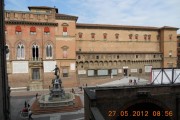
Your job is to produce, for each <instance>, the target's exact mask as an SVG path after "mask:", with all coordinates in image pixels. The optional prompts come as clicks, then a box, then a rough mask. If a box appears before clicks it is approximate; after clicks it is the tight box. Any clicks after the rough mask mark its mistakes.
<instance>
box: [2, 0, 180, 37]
mask: <svg viewBox="0 0 180 120" xmlns="http://www.w3.org/2000/svg"><path fill="white" fill-rule="evenodd" d="M4 1H5V9H6V10H17V11H28V6H49V7H56V8H58V10H59V13H62V14H68V15H73V16H78V21H77V22H78V23H92V24H117V25H134V26H154V27H163V26H171V27H177V28H180V6H179V5H180V0H4ZM178 34H180V30H178Z"/></svg>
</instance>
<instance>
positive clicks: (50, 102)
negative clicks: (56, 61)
mask: <svg viewBox="0 0 180 120" xmlns="http://www.w3.org/2000/svg"><path fill="white" fill-rule="evenodd" d="M53 71H55V73H54V75H55V78H54V79H52V83H51V84H52V87H50V88H49V91H50V93H48V94H45V95H42V96H41V97H40V99H39V104H40V107H59V106H70V105H73V104H74V99H75V97H74V94H72V93H65V91H64V89H63V87H62V81H61V79H60V78H59V75H60V70H59V68H58V66H57V65H56V66H55V69H54V70H53Z"/></svg>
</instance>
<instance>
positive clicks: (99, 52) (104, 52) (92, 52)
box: [76, 51, 162, 54]
mask: <svg viewBox="0 0 180 120" xmlns="http://www.w3.org/2000/svg"><path fill="white" fill-rule="evenodd" d="M76 53H77V54H162V52H153V51H152V52H150V51H147V52H134V51H133V52H130V51H127V52H119V51H112V52H111V51H76Z"/></svg>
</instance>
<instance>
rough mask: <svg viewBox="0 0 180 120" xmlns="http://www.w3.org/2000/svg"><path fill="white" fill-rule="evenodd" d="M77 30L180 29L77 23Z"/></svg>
mask: <svg viewBox="0 0 180 120" xmlns="http://www.w3.org/2000/svg"><path fill="white" fill-rule="evenodd" d="M76 27H77V28H99V29H101V28H104V29H111V28H112V29H140V30H159V29H177V30H178V29H179V28H176V27H170V26H164V27H161V28H159V27H151V26H131V25H112V24H87V23H77V24H76Z"/></svg>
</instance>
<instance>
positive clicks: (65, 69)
mask: <svg viewBox="0 0 180 120" xmlns="http://www.w3.org/2000/svg"><path fill="white" fill-rule="evenodd" d="M62 74H63V77H68V69H67V68H63V70H62Z"/></svg>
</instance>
